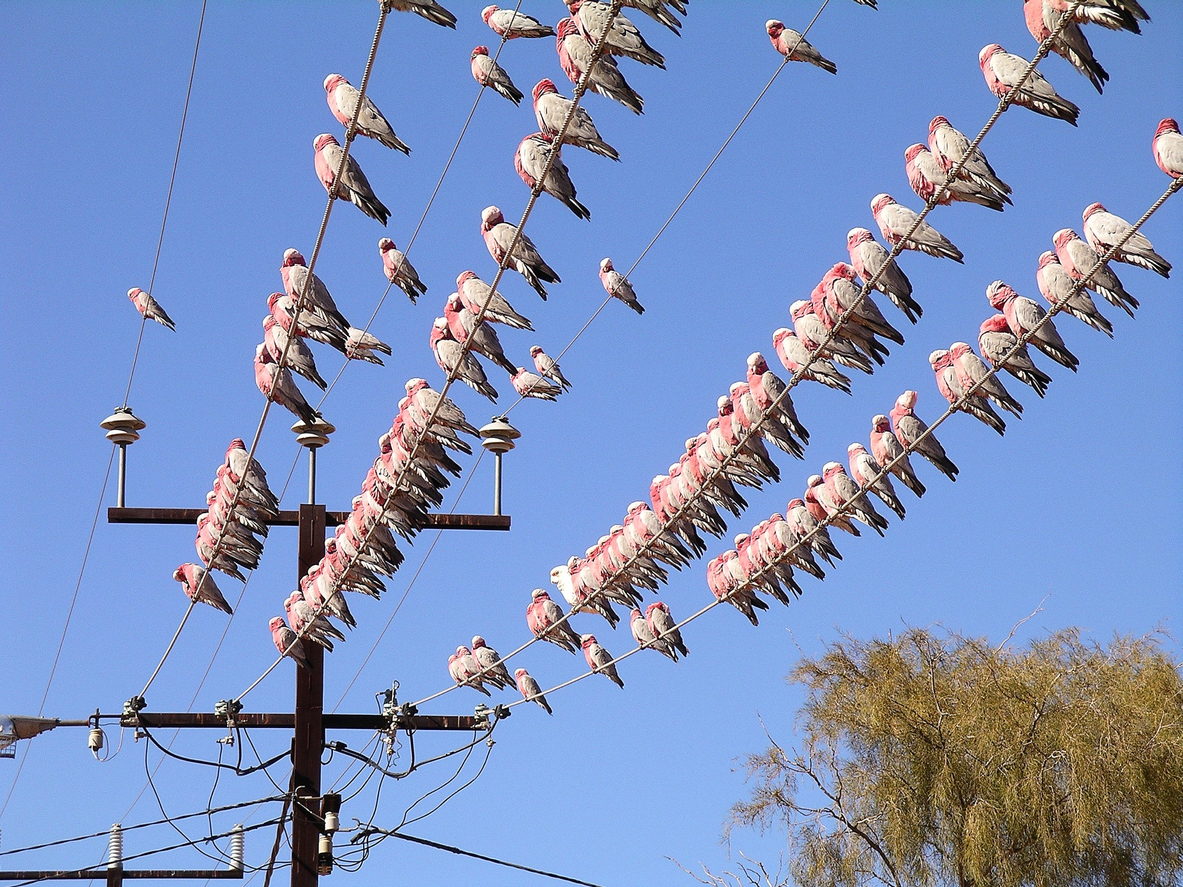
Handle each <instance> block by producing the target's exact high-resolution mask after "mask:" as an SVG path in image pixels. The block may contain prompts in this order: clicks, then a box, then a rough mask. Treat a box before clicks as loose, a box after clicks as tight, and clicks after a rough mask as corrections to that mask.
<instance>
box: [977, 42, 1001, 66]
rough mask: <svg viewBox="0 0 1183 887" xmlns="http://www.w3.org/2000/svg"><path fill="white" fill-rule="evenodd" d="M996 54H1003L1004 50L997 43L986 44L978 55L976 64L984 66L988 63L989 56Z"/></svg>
mask: <svg viewBox="0 0 1183 887" xmlns="http://www.w3.org/2000/svg"><path fill="white" fill-rule="evenodd" d="M996 52H1005V50H1004V49H1003V48H1002V47H1001V46H999V45H998V44H997V43H987V44H986V45H985V46H983V47H982V51H981V52H979V53H978V64H979V65H982V66H985V64H986V63H987V62H988V61H990V58H991V56H993V55H994V54H995V53H996Z"/></svg>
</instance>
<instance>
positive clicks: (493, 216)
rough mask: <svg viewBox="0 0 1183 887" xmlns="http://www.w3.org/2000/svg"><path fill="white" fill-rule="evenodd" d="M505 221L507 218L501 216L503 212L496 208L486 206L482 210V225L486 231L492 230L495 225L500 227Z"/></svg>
mask: <svg viewBox="0 0 1183 887" xmlns="http://www.w3.org/2000/svg"><path fill="white" fill-rule="evenodd" d="M504 221H505V216H503V215H502V214H501V210H500V209H499V208H498V207H496V206H486V207H485V208H484V209H483V210H481V224H482V227H483V228H484V229H485V230H488V229H490V228H492V227H493V226H494V225H500V224H501V223H502V222H504Z"/></svg>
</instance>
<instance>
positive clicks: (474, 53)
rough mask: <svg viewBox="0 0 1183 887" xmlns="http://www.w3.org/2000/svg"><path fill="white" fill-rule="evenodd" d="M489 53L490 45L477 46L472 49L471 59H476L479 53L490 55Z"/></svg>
mask: <svg viewBox="0 0 1183 887" xmlns="http://www.w3.org/2000/svg"><path fill="white" fill-rule="evenodd" d="M488 54H489V47H487V46H477V47H475V48H474V49H473V50H472V55H470V56H469V59H474V58H476V57H477V56H478V55H488Z"/></svg>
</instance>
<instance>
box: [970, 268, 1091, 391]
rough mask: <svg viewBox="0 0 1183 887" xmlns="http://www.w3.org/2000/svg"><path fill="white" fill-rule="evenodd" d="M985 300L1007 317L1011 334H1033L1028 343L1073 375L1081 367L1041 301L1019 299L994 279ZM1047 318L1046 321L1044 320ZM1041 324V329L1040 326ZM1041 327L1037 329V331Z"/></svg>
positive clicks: (1008, 288)
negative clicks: (1070, 371)
mask: <svg viewBox="0 0 1183 887" xmlns="http://www.w3.org/2000/svg"><path fill="white" fill-rule="evenodd" d="M986 301H988V302H989V303H990V307H992V308H994V309H995V310H996V311H1001V312H1002V313H1003V314H1004V315H1005V316H1006V322H1007V323H1008V324H1009V325H1010V331H1011V332H1012V333H1014V334H1015V336H1016V337H1022V336H1024V335H1027V334H1028V333H1030V338H1029V339H1028V340H1027V341H1028V342H1029V343H1030V344H1032V345H1034V346H1035V347H1036V348H1038V349H1039V350H1040V351H1042V352H1043V353H1044V354H1046V355H1047V356H1048V357H1050V358H1051V359H1052V360H1054V361H1055V362H1056V363H1058V364H1060V366H1065V367H1067V368H1068V369H1070V370H1072V372H1074V373H1075V372H1076V368H1077V367H1078V366H1079V365H1080V360H1079V359H1077V357H1076V355H1075V354H1073V353H1072V352H1071V351H1069V350H1068V346H1067V345H1065V344H1064V340H1063V339H1062V338H1060V334H1059V332H1058V331H1057V330H1056V325H1055V323H1054V322H1053V321H1052V319H1051V318H1049V317H1047V311H1045V310H1044V309H1043V306H1042V305H1040V304H1039V303H1038V302H1033V301H1031V299H1028V298H1026V297H1025V296H1020V295H1019V294H1018V293H1016V292H1015V291H1014V290H1013V289H1011V288H1010V287H1009V286H1007V285H1006V284H1005V283H1003V282H1002V281H1001V280H995V281H994V282H993V283H991V284H990V285H989V286H988V287H986ZM1045 318H1047V319H1046V320H1045ZM1040 324H1042V326H1040ZM1036 327H1038V330H1037V329H1036Z"/></svg>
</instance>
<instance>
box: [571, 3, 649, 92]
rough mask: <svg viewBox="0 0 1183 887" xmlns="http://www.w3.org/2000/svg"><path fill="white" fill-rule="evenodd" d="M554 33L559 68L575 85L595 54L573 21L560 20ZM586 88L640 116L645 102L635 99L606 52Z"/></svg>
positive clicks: (614, 62)
mask: <svg viewBox="0 0 1183 887" xmlns="http://www.w3.org/2000/svg"><path fill="white" fill-rule="evenodd" d="M555 30H556V32H557V36H556V37H555V48H556V50H557V51H558V54H559V65H560V66H561V67H562V69H563V73H564V74H566V75H567V79H569V80H570V81H571V82H572V83H579V81H580V80H581V79H582V78H583V73H584V71H586V70H587V69H588V68H589V67H590V66H591V60H592V53H593V52H594V51H595V50H594V49H593V47H592V45H591V44H590V43H588V41H587V39H586V38H585V37H584V36H583V35H582V34H580V33H579V25H578V24H577V23H576V21H575V19H574V18H565V19H563V20H562V21H560V22H559V23H558V24H557V25H556V26H555ZM587 88H588V89H590V90H591V91H592V92H595V93H599V94H600V95H602V96H603V97H604V98H606V99H612V101H614V102H620V104H622V105H624V106H625V107H626V108H628V109H629V110H630V111H632V112H633V113H634V114H641V113H644V107H645V100H644V99H643V98H641V96H639V95H638V94H637V93H636V92H635V91H634V90H633V88H632V87H631V86H629V85H628V81H626V80H625V79H624V75H623V74H621V73H620V68H618V67H617V65H616V60H615V59H614V58H612V57H611V56H610V55H608V54H607V53H604V54H601V55H600V57H599V58H598V59H597V60H596V65H595V68H594V69H593V70H592V73H591V76H589V77H588V80H587Z"/></svg>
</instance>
